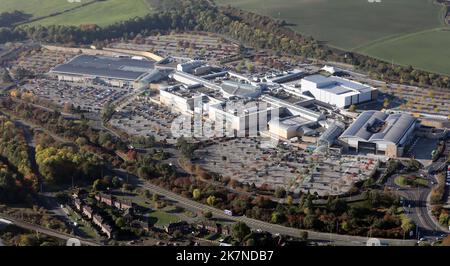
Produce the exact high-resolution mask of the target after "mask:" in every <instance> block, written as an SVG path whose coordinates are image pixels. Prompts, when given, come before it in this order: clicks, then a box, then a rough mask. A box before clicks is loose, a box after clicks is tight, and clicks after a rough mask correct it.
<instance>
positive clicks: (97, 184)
mask: <svg viewBox="0 0 450 266" xmlns="http://www.w3.org/2000/svg"><path fill="white" fill-rule="evenodd" d="M101 189H102V184H101V180H100V179H96V180H95V181H94V183H93V184H92V190H93V191H99V190H101Z"/></svg>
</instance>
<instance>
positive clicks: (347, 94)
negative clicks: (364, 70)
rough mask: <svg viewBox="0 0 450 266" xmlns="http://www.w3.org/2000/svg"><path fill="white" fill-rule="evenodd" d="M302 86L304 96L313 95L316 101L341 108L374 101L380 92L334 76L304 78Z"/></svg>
mask: <svg viewBox="0 0 450 266" xmlns="http://www.w3.org/2000/svg"><path fill="white" fill-rule="evenodd" d="M300 84H301V88H300V89H301V92H302V93H303V94H307V93H308V94H311V95H312V96H313V97H314V98H315V99H316V100H318V101H321V102H324V103H327V104H330V105H334V106H336V107H339V108H345V107H348V106H350V105H352V104H359V103H363V102H368V101H372V100H374V99H376V98H377V92H378V90H377V89H375V88H372V87H370V86H367V85H364V84H361V83H358V82H355V81H351V80H348V79H344V78H340V77H334V76H330V77H325V76H322V75H311V76H307V77H304V78H303V79H302V80H301V82H300Z"/></svg>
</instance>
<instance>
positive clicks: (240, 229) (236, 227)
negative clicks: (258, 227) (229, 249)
mask: <svg viewBox="0 0 450 266" xmlns="http://www.w3.org/2000/svg"><path fill="white" fill-rule="evenodd" d="M250 233H251V230H250V227H248V225H247V224H246V223H244V222H237V223H235V224H233V225H232V226H231V236H232V237H233V238H234V239H235V240H237V241H239V242H242V240H243V239H244V238H245V237H246V236H248V235H249V234H250Z"/></svg>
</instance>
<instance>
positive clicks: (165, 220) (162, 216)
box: [149, 211, 180, 227]
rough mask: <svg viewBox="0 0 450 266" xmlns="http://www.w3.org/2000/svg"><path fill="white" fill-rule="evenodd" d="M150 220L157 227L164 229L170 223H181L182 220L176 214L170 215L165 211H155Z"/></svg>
mask: <svg viewBox="0 0 450 266" xmlns="http://www.w3.org/2000/svg"><path fill="white" fill-rule="evenodd" d="M149 217H150V220H151V221H152V222H153V223H154V225H155V226H158V227H163V226H166V225H168V224H169V223H174V222H178V221H180V218H178V216H176V215H174V214H170V213H167V212H164V211H153V212H151V213H150V214H149Z"/></svg>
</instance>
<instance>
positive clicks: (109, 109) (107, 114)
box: [102, 103, 115, 122]
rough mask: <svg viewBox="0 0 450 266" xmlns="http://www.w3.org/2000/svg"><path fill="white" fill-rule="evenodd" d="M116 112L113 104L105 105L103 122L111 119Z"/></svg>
mask: <svg viewBox="0 0 450 266" xmlns="http://www.w3.org/2000/svg"><path fill="white" fill-rule="evenodd" d="M114 112H115V110H114V106H113V105H112V104H111V103H107V104H105V106H104V107H103V109H102V120H103V121H104V122H106V121H108V120H109V119H111V117H112V116H113V114H114Z"/></svg>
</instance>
